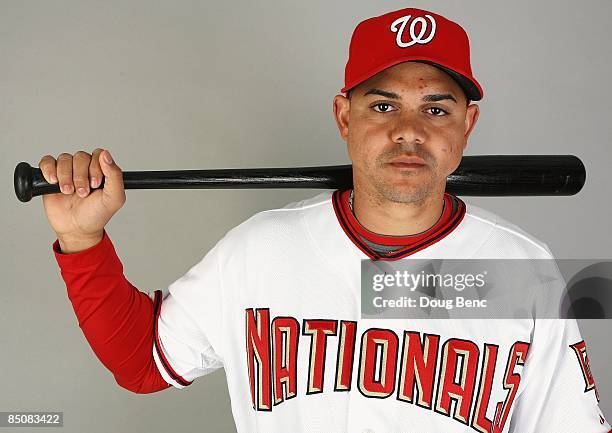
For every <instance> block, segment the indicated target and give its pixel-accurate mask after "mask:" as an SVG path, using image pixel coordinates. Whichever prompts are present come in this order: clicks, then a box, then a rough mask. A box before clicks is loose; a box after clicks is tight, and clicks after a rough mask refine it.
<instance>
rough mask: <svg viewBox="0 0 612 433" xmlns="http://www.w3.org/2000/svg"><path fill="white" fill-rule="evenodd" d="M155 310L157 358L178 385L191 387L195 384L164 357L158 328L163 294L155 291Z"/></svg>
mask: <svg viewBox="0 0 612 433" xmlns="http://www.w3.org/2000/svg"><path fill="white" fill-rule="evenodd" d="M154 303H155V310H154V313H153V317H154V319H153V322H154V324H155V325H154V329H155V334H154V335H155V350H156V351H157V356H159V360H160V361H161V363H162V365H163V366H164V368H165V369H166V372H167V373H168V375H169V376H170V377H171V378H172V379H173V380H175V381H176V382H177V383H179V384H180V385H183V386H189V385H191V384H192V383H193V381H188V380H186V379H185V378H183V377H182V376H181V375H180V374H178V373H177V372H176V371H174V369H173V368H172V366H171V365H170V362H168V359H167V358H166V355H164V351H163V350H161V341H160V339H159V332H158V329H157V328H158V327H157V323H158V321H159V315H160V313H161V304H162V292H161V290H156V291H155V302H154Z"/></svg>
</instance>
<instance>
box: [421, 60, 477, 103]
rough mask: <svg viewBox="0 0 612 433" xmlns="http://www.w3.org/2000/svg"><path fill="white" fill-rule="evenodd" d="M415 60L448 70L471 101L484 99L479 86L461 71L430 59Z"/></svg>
mask: <svg viewBox="0 0 612 433" xmlns="http://www.w3.org/2000/svg"><path fill="white" fill-rule="evenodd" d="M414 61H415V62H421V63H427V64H428V65H431V66H435V67H436V68H438V69H441V70H442V71H444V72H446V73H447V74H448V75H450V76H451V78H453V79H454V80H455V81H456V82H457V84H459V85H460V86H461V88H462V89H463V91H464V92H465V94H466V96H467V97H468V99H470V100H471V101H480V100H481V99H482V95H481V93H480V90H478V87H476V85H475V84H474V83H473V82H472V80H470V79H469V78H467V77H465V76H464V75H461V74H460V73H458V72H455V71H453V70H452V69H449V68H447V67H446V66H442V65H440V64H438V63H435V62H431V61H428V60H414Z"/></svg>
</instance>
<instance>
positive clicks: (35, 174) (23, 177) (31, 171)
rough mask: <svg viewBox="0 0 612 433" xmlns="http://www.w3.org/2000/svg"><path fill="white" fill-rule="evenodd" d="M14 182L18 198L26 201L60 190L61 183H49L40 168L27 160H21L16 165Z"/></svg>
mask: <svg viewBox="0 0 612 433" xmlns="http://www.w3.org/2000/svg"><path fill="white" fill-rule="evenodd" d="M14 184H15V194H16V195H17V198H18V199H19V201H22V202H24V203H25V202H28V201H30V200H32V197H36V196H38V195H42V194H51V193H56V192H60V189H59V183H57V184H51V183H48V182H47V181H46V180H45V178H44V176H43V175H42V171H41V170H40V168H35V167H32V166H31V165H30V164H28V163H27V162H20V163H19V164H17V167H15V176H14Z"/></svg>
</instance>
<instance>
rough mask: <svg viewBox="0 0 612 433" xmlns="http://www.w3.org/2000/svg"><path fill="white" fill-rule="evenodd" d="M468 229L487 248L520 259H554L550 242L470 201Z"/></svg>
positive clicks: (465, 222)
mask: <svg viewBox="0 0 612 433" xmlns="http://www.w3.org/2000/svg"><path fill="white" fill-rule="evenodd" d="M462 226H463V228H464V230H465V231H466V232H467V233H468V236H469V234H470V233H471V234H472V235H473V236H474V239H479V240H480V242H481V245H482V248H483V249H488V250H490V251H497V252H498V253H499V254H500V255H504V256H508V257H516V258H552V253H551V251H550V249H549V248H548V245H547V244H546V243H545V242H543V241H542V240H540V239H538V238H537V237H536V236H534V235H533V234H531V233H529V232H528V231H526V230H524V229H523V228H521V227H519V226H518V225H516V224H514V223H513V222H511V221H509V220H507V219H505V218H503V217H502V216H500V215H499V214H497V213H495V212H493V211H491V210H488V209H485V208H482V207H480V206H477V205H474V204H471V203H466V213H465V217H464V221H463V222H462Z"/></svg>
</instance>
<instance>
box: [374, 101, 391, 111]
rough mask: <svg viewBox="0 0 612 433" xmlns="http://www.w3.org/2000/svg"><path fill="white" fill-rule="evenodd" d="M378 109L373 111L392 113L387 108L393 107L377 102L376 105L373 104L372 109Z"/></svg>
mask: <svg viewBox="0 0 612 433" xmlns="http://www.w3.org/2000/svg"><path fill="white" fill-rule="evenodd" d="M374 107H376V108H378V109H374V111H376V112H378V113H388V112H389V111H393V110H390V109H389V108H391V107H393V106H392V105H391V104H387V103H384V102H379V103H378V104H374V105H372V108H374Z"/></svg>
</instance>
